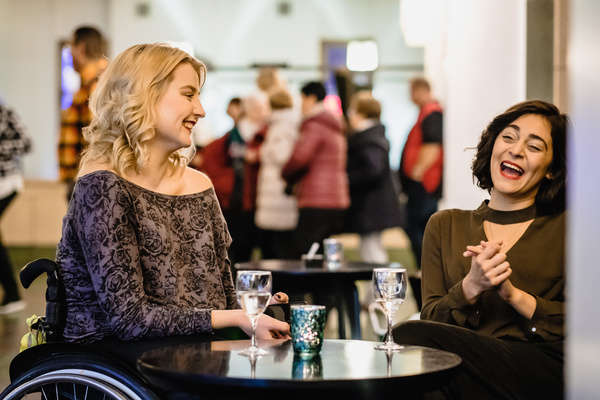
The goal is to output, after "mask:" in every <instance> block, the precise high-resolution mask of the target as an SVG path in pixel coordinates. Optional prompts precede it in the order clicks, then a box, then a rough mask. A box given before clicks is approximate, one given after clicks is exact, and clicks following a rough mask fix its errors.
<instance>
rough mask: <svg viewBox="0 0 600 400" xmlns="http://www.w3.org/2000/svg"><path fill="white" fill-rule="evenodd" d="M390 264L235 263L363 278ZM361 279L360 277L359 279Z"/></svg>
mask: <svg viewBox="0 0 600 400" xmlns="http://www.w3.org/2000/svg"><path fill="white" fill-rule="evenodd" d="M389 266H390V264H375V263H366V262H362V261H343V262H342V263H340V264H339V265H337V266H335V267H327V266H326V265H325V264H323V265H321V266H320V267H306V266H305V265H304V262H303V261H301V260H258V261H248V262H242V263H237V264H235V268H236V269H241V270H252V269H256V270H264V271H271V272H275V273H279V274H285V275H296V276H306V275H326V274H336V275H347V276H348V277H349V278H351V277H354V276H358V277H359V278H361V279H371V277H372V275H371V274H372V272H373V268H382V267H389ZM357 280H359V279H357Z"/></svg>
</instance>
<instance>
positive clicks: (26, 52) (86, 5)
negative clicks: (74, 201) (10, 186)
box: [0, 0, 106, 179]
mask: <svg viewBox="0 0 600 400" xmlns="http://www.w3.org/2000/svg"><path fill="white" fill-rule="evenodd" d="M79 24H93V25H96V26H98V27H99V28H100V29H106V10H105V7H104V3H103V2H100V1H96V0H78V1H73V0H20V1H14V0H0V97H1V98H2V99H3V100H4V102H5V103H7V104H8V105H9V106H11V107H13V108H14V109H15V110H16V111H17V112H18V113H19V115H20V116H21V117H22V119H23V120H24V122H25V123H26V125H27V126H28V128H29V130H30V131H31V134H32V136H33V137H34V140H35V149H34V152H33V153H32V154H30V155H27V156H26V157H25V160H24V173H25V175H26V176H27V177H33V178H40V179H56V177H57V174H58V167H57V161H56V143H57V140H58V126H59V103H58V88H59V65H60V60H59V57H58V56H59V43H60V40H68V39H69V38H70V35H71V33H72V30H73V28H74V27H75V26H77V25H79Z"/></svg>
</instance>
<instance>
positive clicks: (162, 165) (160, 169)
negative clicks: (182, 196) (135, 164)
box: [124, 157, 183, 194]
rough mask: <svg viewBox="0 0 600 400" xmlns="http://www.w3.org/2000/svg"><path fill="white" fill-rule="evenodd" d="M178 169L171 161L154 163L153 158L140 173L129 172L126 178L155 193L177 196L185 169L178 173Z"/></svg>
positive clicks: (126, 173)
mask: <svg viewBox="0 0 600 400" xmlns="http://www.w3.org/2000/svg"><path fill="white" fill-rule="evenodd" d="M177 169H178V168H177V167H176V166H175V165H173V163H172V162H170V161H169V160H166V161H162V160H161V161H153V159H152V157H151V158H150V159H149V160H148V162H147V163H146V164H145V165H144V166H143V167H142V168H141V169H140V170H139V172H135V171H133V170H129V171H127V172H125V173H124V175H125V176H124V177H125V178H126V179H127V180H130V181H131V182H133V183H135V184H136V185H138V186H141V187H143V188H146V189H149V190H152V191H154V192H158V193H165V194H176V192H178V190H179V185H180V184H181V181H180V178H181V174H182V173H183V168H182V171H177Z"/></svg>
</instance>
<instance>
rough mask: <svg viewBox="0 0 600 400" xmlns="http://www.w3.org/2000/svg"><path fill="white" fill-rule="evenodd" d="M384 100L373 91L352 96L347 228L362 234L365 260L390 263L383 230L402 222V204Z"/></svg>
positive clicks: (362, 248) (361, 241) (362, 250)
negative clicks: (383, 112) (382, 117)
mask: <svg viewBox="0 0 600 400" xmlns="http://www.w3.org/2000/svg"><path fill="white" fill-rule="evenodd" d="M380 115H381V104H380V103H379V102H378V101H377V100H376V99H375V98H374V97H373V95H372V94H371V92H366V91H362V92H358V93H356V94H355V95H354V96H353V97H352V99H351V100H350V107H349V109H348V119H349V122H350V128H351V134H350V135H349V137H348V164H347V167H346V171H347V172H348V180H349V182H350V199H351V204H350V208H349V209H348V215H347V218H346V223H347V226H346V231H347V232H350V233H358V234H359V235H360V247H359V250H360V255H361V257H362V259H363V261H366V262H377V263H387V262H388V254H387V252H386V250H385V248H384V247H383V244H382V241H381V234H382V232H383V230H385V229H388V228H392V227H396V226H400V204H399V201H398V194H397V193H396V189H395V187H394V184H393V181H392V174H391V171H390V162H389V155H388V153H389V150H390V144H389V142H388V140H387V138H386V137H385V127H384V126H383V125H381V123H380V121H379V117H380Z"/></svg>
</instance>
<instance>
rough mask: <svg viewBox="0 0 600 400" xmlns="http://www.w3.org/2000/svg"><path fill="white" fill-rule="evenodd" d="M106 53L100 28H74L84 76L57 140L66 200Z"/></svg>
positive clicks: (77, 65) (77, 63)
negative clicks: (91, 99)
mask: <svg viewBox="0 0 600 400" xmlns="http://www.w3.org/2000/svg"><path fill="white" fill-rule="evenodd" d="M105 54H106V42H105V40H104V38H103V37H102V34H101V33H100V32H99V31H98V30H97V29H95V28H92V27H87V26H84V27H80V28H78V29H77V30H76V31H75V32H74V34H73V39H72V41H71V55H72V57H73V69H75V71H76V72H77V73H78V74H79V75H80V77H81V86H80V88H79V90H78V91H77V93H75V95H74V96H73V102H72V104H71V106H70V107H69V108H67V109H65V110H63V112H62V116H61V124H60V138H59V144H58V162H59V172H60V180H61V181H63V182H65V183H66V184H67V201H69V200H70V199H71V193H72V192H73V186H74V184H75V177H76V176H77V170H78V167H79V158H80V156H81V151H82V150H83V147H84V145H85V142H84V139H83V134H82V130H83V128H84V127H86V126H87V125H88V124H89V123H90V121H91V118H92V116H91V113H90V110H89V108H88V101H89V98H90V96H91V94H92V92H93V91H94V89H95V88H96V84H97V83H98V78H99V77H100V75H101V74H102V72H104V70H105V69H106V67H107V66H108V60H107V59H106V57H105Z"/></svg>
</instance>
